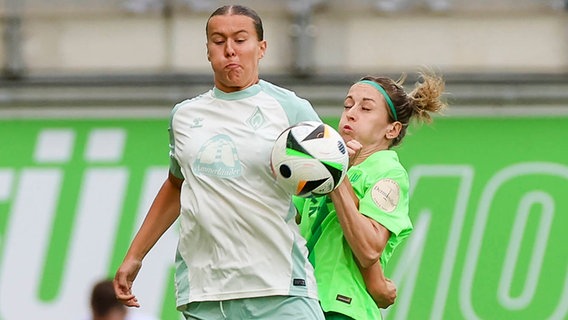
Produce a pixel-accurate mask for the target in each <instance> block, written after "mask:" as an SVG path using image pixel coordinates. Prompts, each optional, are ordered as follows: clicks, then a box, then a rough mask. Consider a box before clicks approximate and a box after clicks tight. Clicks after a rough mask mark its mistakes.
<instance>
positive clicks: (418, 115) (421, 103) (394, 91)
mask: <svg viewBox="0 0 568 320" xmlns="http://www.w3.org/2000/svg"><path fill="white" fill-rule="evenodd" d="M418 76H419V77H418V81H417V82H416V83H415V85H414V89H413V90H412V91H411V92H410V93H406V91H405V90H404V88H403V86H402V84H403V83H404V81H405V80H406V75H402V76H401V77H400V78H399V79H398V80H396V81H395V80H393V79H391V78H388V77H373V76H366V77H363V78H362V79H361V80H371V81H375V82H376V83H378V84H379V85H380V86H381V87H383V88H384V89H385V91H386V92H387V94H388V95H389V98H390V99H391V101H392V103H393V105H394V109H395V110H396V116H397V119H398V120H397V121H399V122H400V123H402V129H401V131H400V134H399V135H398V137H396V138H395V139H393V141H392V144H391V147H393V146H396V145H398V144H400V143H401V142H402V139H403V138H404V136H405V135H406V130H407V128H408V125H409V124H410V121H412V120H413V119H414V120H416V121H418V122H421V123H430V122H432V114H433V113H441V112H442V111H443V110H444V109H445V108H447V103H446V102H445V101H443V100H442V95H443V93H444V90H445V81H444V79H443V78H442V77H441V76H439V75H437V74H436V73H434V72H433V71H431V70H430V69H425V70H424V71H421V72H419V73H418ZM388 111H389V118H390V121H391V122H395V119H394V116H393V114H391V111H390V110H388Z"/></svg>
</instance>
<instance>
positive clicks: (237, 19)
mask: <svg viewBox="0 0 568 320" xmlns="http://www.w3.org/2000/svg"><path fill="white" fill-rule="evenodd" d="M239 33H246V34H251V35H256V30H255V28H254V20H253V19H252V18H250V17H248V16H245V15H242V14H226V15H217V16H213V17H211V19H209V22H208V24H207V38H210V37H212V36H214V35H220V36H225V37H228V36H231V35H235V34H239Z"/></svg>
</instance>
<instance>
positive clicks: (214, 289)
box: [170, 80, 320, 308]
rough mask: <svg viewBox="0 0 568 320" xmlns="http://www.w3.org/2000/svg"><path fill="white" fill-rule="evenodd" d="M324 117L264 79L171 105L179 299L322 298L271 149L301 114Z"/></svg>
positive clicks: (308, 117) (304, 117) (181, 301)
mask: <svg viewBox="0 0 568 320" xmlns="http://www.w3.org/2000/svg"><path fill="white" fill-rule="evenodd" d="M305 120H316V121H320V120H319V118H318V116H317V114H316V113H315V111H314V110H313V108H312V106H311V105H310V103H309V102H308V101H307V100H304V99H300V98H298V97H297V96H296V95H295V94H294V93H293V92H291V91H288V90H285V89H282V88H280V87H277V86H275V85H273V84H271V83H269V82H266V81H262V80H261V81H260V82H259V83H258V84H256V85H253V86H252V87H249V88H247V89H246V90H243V91H239V92H233V93H224V92H222V91H220V90H218V89H217V88H213V89H212V90H210V91H208V92H207V93H205V94H203V95H200V96H198V97H196V98H193V99H190V100H186V101H183V102H181V103H179V104H178V105H176V106H175V108H174V109H173V111H172V114H171V121H170V158H171V165H170V171H171V172H172V173H173V174H175V175H176V176H177V177H179V178H183V179H184V182H183V185H182V189H181V216H180V240H179V244H178V248H177V255H176V268H177V270H176V294H177V305H178V307H180V308H182V307H183V306H185V305H186V304H188V303H190V302H193V301H217V300H228V299H238V298H250V297H260V296H271V295H292V296H304V297H310V298H317V288H316V282H315V279H314V274H313V268H312V266H311V264H310V263H309V261H308V258H307V249H306V247H305V240H304V239H303V238H302V237H301V236H300V234H299V231H298V226H297V225H296V223H295V221H294V216H295V209H294V207H293V204H292V201H291V197H290V196H289V195H287V194H286V192H285V191H284V190H283V189H282V188H280V187H279V186H277V185H276V183H275V179H274V178H273V176H272V173H271V171H270V152H271V149H272V146H273V144H274V142H275V140H276V138H277V136H278V135H279V134H280V133H281V132H282V131H283V130H284V129H286V128H288V127H289V126H291V125H292V124H295V123H297V122H300V121H305Z"/></svg>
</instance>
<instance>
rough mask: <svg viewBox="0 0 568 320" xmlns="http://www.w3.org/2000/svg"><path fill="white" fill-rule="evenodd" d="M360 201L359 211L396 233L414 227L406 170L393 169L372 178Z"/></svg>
mask: <svg viewBox="0 0 568 320" xmlns="http://www.w3.org/2000/svg"><path fill="white" fill-rule="evenodd" d="M367 184H368V188H367V190H366V192H365V194H364V195H363V197H362V198H361V199H360V201H359V211H360V212H361V213H362V214H364V215H366V216H368V217H369V218H371V219H373V220H375V221H377V222H379V223H380V224H382V225H383V226H384V227H385V228H387V229H388V230H389V231H390V232H392V233H393V234H395V235H397V236H398V235H400V234H401V232H404V231H409V230H411V229H412V223H411V221H410V218H409V216H408V202H409V195H408V193H409V181H408V174H407V173H406V171H404V170H392V171H389V172H388V173H387V174H384V175H382V176H380V177H376V178H374V179H370V181H368V182H367Z"/></svg>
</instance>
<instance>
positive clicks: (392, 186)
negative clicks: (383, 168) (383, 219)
mask: <svg viewBox="0 0 568 320" xmlns="http://www.w3.org/2000/svg"><path fill="white" fill-rule="evenodd" d="M371 196H372V198H373V201H374V202H375V204H376V205H377V207H379V208H381V210H383V211H384V212H393V211H394V209H396V206H397V205H398V200H399V198H400V186H399V185H398V183H397V182H396V181H394V180H392V179H388V178H385V179H381V180H379V181H378V182H377V183H375V185H374V186H373V189H372V191H371Z"/></svg>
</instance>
